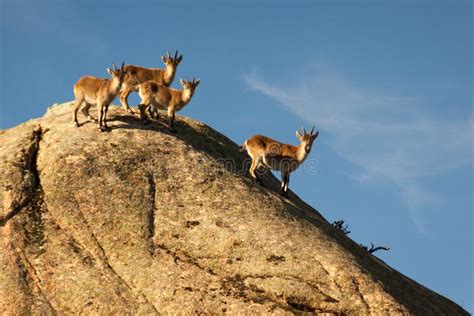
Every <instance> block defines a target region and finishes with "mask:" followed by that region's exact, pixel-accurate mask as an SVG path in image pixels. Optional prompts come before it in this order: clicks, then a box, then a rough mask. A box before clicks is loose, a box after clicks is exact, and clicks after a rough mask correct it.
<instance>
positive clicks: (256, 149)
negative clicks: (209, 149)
mask: <svg viewBox="0 0 474 316" xmlns="http://www.w3.org/2000/svg"><path fill="white" fill-rule="evenodd" d="M301 130H302V132H303V134H300V133H299V132H298V131H296V137H297V138H298V139H299V140H300V141H301V144H300V145H299V146H293V145H289V144H282V143H280V142H277V141H276V140H273V139H271V138H268V137H266V136H263V135H254V136H252V137H251V138H250V139H248V140H247V141H245V143H244V144H243V145H242V146H241V147H240V151H244V150H247V153H248V154H249V156H250V158H252V164H251V166H250V170H249V171H250V175H251V176H252V177H253V178H254V179H255V180H256V181H257V182H258V183H259V184H261V185H263V183H262V181H261V180H260V179H259V178H258V176H257V174H256V173H255V171H256V170H257V169H258V167H260V166H263V167H266V168H269V169H271V170H277V171H280V172H281V179H282V182H281V190H280V194H282V195H286V194H287V193H288V183H289V182H290V173H291V172H293V171H295V170H296V169H298V167H299V166H300V165H301V164H302V163H303V162H304V161H305V159H306V158H307V157H308V155H309V153H310V152H311V148H312V146H313V141H314V140H315V139H316V138H317V137H318V135H319V132H318V131H316V133H315V134H313V131H314V126H313V128H312V129H311V132H309V133H306V131H305V129H304V127H302V128H301Z"/></svg>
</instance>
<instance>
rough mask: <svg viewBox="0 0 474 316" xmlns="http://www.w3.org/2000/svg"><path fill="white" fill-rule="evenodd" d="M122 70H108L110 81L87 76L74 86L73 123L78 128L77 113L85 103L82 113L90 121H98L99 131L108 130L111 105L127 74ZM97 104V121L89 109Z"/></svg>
mask: <svg viewBox="0 0 474 316" xmlns="http://www.w3.org/2000/svg"><path fill="white" fill-rule="evenodd" d="M123 66H124V65H123V64H122V68H120V69H117V68H115V65H114V69H113V70H111V69H109V68H107V71H108V72H109V74H110V75H111V76H112V78H110V79H102V78H97V77H93V76H85V77H82V78H81V79H79V80H78V81H77V82H76V84H75V85H74V96H75V102H74V111H73V122H74V124H75V125H76V126H79V122H78V121H77V111H78V110H79V108H80V107H81V105H82V104H83V103H85V106H84V108H83V109H82V113H84V115H85V116H86V117H87V118H88V120H93V121H97V122H98V124H99V129H100V130H101V131H104V130H106V129H108V126H107V122H106V117H107V111H108V108H109V105H110V103H111V102H112V101H113V100H114V99H115V97H116V96H117V94H118V92H119V91H120V86H121V84H122V81H123V78H124V76H125V72H124V70H123ZM94 104H96V105H97V110H98V113H97V120H96V119H94V118H93V117H92V116H91V115H90V114H89V108H90V107H91V106H92V105H94Z"/></svg>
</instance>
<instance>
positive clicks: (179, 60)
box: [177, 55, 183, 64]
mask: <svg viewBox="0 0 474 316" xmlns="http://www.w3.org/2000/svg"><path fill="white" fill-rule="evenodd" d="M181 60H183V55H181V56H179V57H178V59H177V63H178V64H179V63H180V62H181Z"/></svg>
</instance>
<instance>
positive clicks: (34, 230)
mask: <svg viewBox="0 0 474 316" xmlns="http://www.w3.org/2000/svg"><path fill="white" fill-rule="evenodd" d="M71 106H72V105H71V104H70V103H67V104H64V105H59V106H55V107H54V108H51V109H49V110H48V112H47V113H46V115H45V116H44V117H43V118H40V119H35V120H31V121H28V122H26V123H24V124H21V125H19V126H17V127H15V128H12V129H9V130H6V131H1V132H0V185H1V188H2V189H1V190H0V201H3V203H0V236H1V237H0V238H1V240H0V314H2V315H3V314H28V313H32V314H55V313H57V314H79V313H82V314H90V313H93V314H97V313H99V314H115V313H119V314H124V313H127V314H128V313H130V314H158V313H164V314H171V313H173V314H174V313H182V314H192V313H196V314H198V313H232V314H234V313H249V314H253V313H275V314H288V313H300V312H313V313H328V314H418V315H435V314H444V315H465V314H467V313H466V311H464V310H463V309H462V308H460V307H459V306H458V305H456V304H455V303H453V302H451V301H449V300H448V299H446V298H444V297H443V296H441V295H438V294H436V293H434V292H432V291H430V290H428V289H427V288H425V287H423V286H421V285H419V284H418V283H416V282H414V281H413V280H410V279H409V278H407V277H405V276H403V275H402V274H400V273H399V272H397V271H395V270H393V269H391V268H390V267H389V266H387V265H386V264H384V263H383V262H381V261H380V260H378V259H377V258H375V257H374V256H372V255H369V254H368V253H367V252H365V251H364V250H362V249H361V248H360V247H359V246H358V245H357V244H356V243H354V242H353V241H351V240H350V239H348V238H346V237H345V236H344V235H343V234H342V233H341V232H339V231H337V230H336V229H334V228H332V227H331V225H329V224H328V223H327V221H326V220H324V218H323V217H322V216H321V215H320V214H319V213H318V212H317V211H316V210H314V209H313V208H311V207H310V206H309V205H307V204H305V203H304V202H303V201H301V200H300V199H299V198H298V197H297V196H296V195H294V194H290V197H289V199H284V198H282V197H280V196H279V195H278V194H277V193H276V192H277V189H278V182H277V181H276V179H275V178H273V176H271V175H266V176H265V178H264V181H265V182H266V183H267V184H269V185H268V187H269V188H267V189H264V188H262V187H260V186H258V185H256V184H255V183H254V182H253V181H252V180H251V179H250V178H249V177H248V176H247V175H246V174H242V172H241V171H242V170H241V169H242V164H243V159H244V158H245V156H244V155H243V154H241V153H239V152H238V146H237V145H236V144H235V143H233V142H232V141H230V140H229V139H228V138H226V137H225V136H223V135H221V134H219V133H218V132H216V131H214V130H212V129H211V128H209V127H208V126H206V125H204V124H202V123H199V122H196V121H194V120H191V119H189V118H185V117H178V124H179V125H178V127H177V128H178V131H179V133H178V134H177V135H172V134H169V133H168V131H167V129H166V126H165V125H163V124H161V123H158V122H155V123H153V124H151V125H149V126H142V125H141V124H140V123H139V122H138V118H137V117H131V116H128V115H126V114H124V112H123V111H122V110H121V109H119V108H118V107H112V108H111V110H110V111H109V113H110V114H109V117H110V118H111V122H110V124H109V125H110V126H111V127H112V131H111V132H110V133H100V132H99V131H98V129H97V127H96V125H95V124H92V123H86V124H84V125H83V126H82V127H80V128H79V129H78V128H75V127H73V124H72V123H71ZM81 117H82V116H81ZM236 166H237V167H236Z"/></svg>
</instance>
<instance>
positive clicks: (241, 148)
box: [239, 141, 247, 152]
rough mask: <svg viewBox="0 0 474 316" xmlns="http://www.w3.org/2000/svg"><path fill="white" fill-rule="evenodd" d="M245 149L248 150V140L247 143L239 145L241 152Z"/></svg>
mask: <svg viewBox="0 0 474 316" xmlns="http://www.w3.org/2000/svg"><path fill="white" fill-rule="evenodd" d="M244 150H247V141H245V143H244V144H243V145H241V146H240V147H239V151H240V152H243V151H244Z"/></svg>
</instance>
